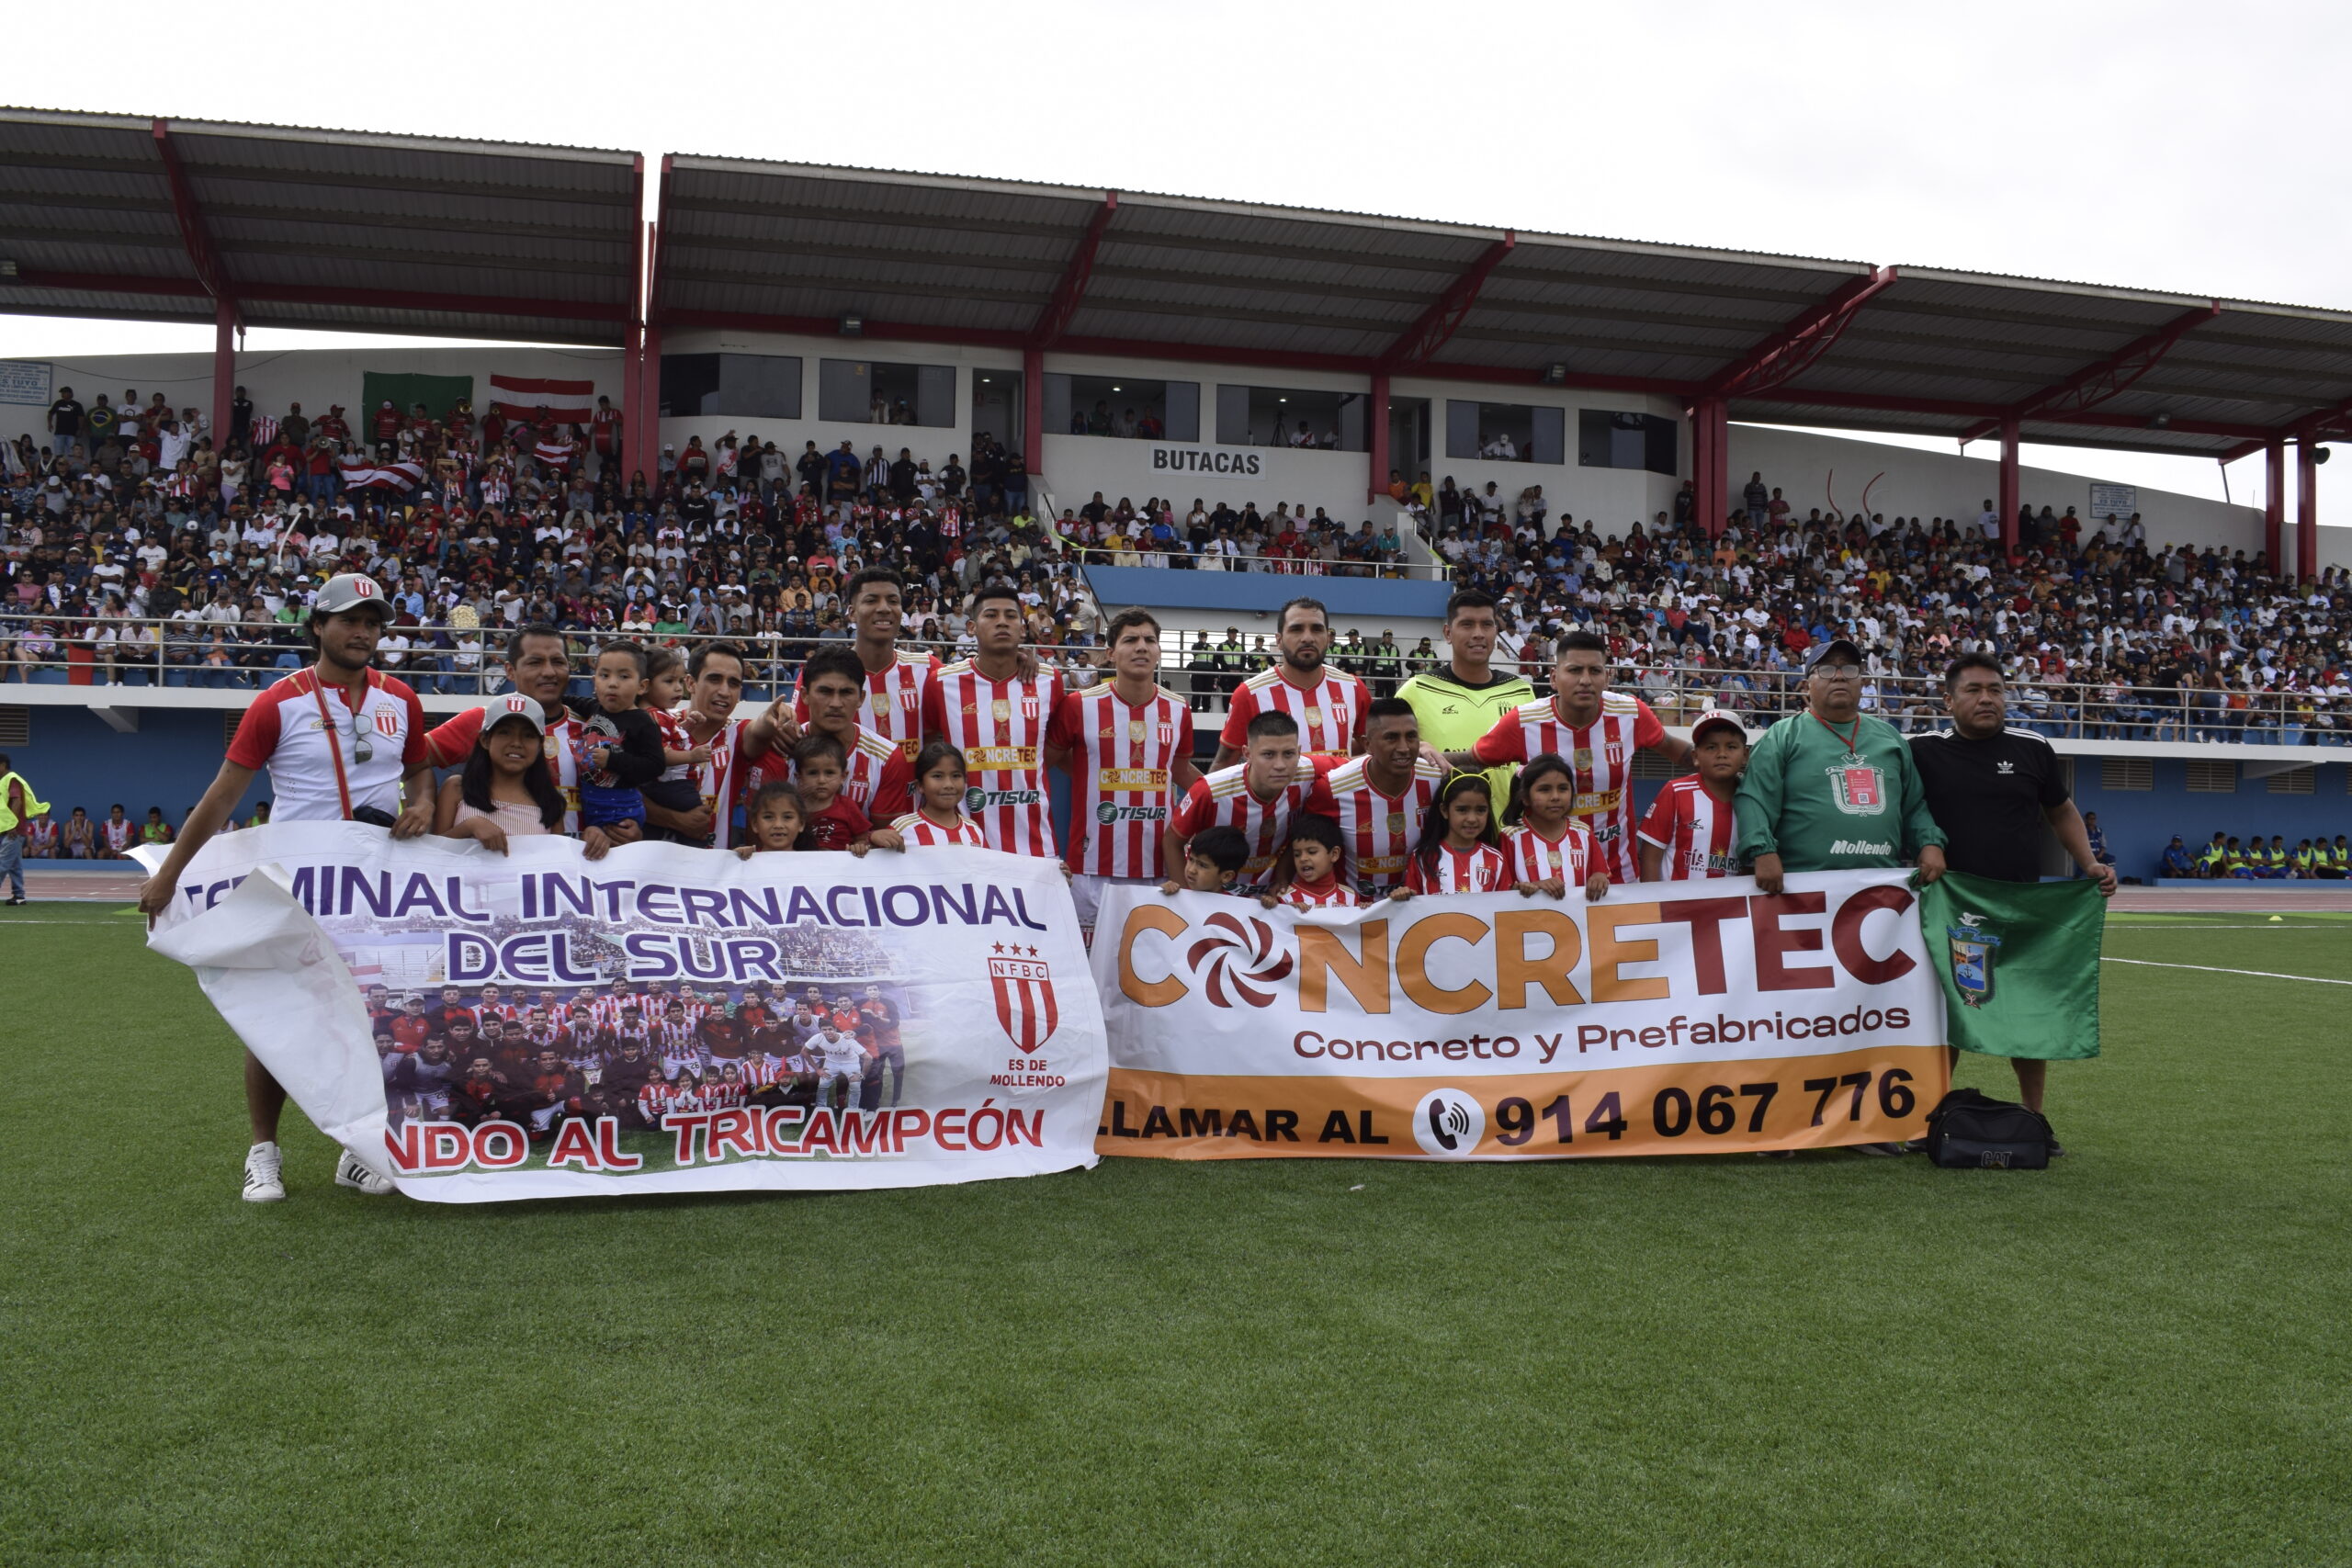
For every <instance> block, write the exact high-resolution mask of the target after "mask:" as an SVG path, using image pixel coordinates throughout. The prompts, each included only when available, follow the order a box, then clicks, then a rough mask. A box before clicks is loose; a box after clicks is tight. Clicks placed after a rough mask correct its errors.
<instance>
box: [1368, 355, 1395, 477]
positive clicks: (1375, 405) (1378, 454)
mask: <svg viewBox="0 0 2352 1568" xmlns="http://www.w3.org/2000/svg"><path fill="white" fill-rule="evenodd" d="M1363 416H1364V418H1365V419H1367V420H1369V421H1371V425H1370V427H1369V428H1368V429H1366V430H1365V432H1364V435H1365V437H1366V439H1365V442H1364V445H1365V446H1366V447H1368V448H1369V449H1370V456H1369V457H1366V459H1365V461H1364V468H1365V471H1366V472H1367V473H1368V474H1369V475H1370V476H1371V479H1372V482H1371V484H1369V485H1367V486H1366V487H1365V491H1366V493H1365V495H1364V500H1366V501H1367V502H1373V501H1378V500H1379V499H1380V498H1381V497H1382V496H1385V495H1386V494H1387V493H1388V469H1389V468H1390V466H1391V465H1390V463H1389V457H1388V372H1387V371H1385V370H1375V371H1374V372H1373V373H1372V401H1371V403H1370V404H1369V405H1368V406H1367V407H1366V408H1365V409H1364V414H1363Z"/></svg>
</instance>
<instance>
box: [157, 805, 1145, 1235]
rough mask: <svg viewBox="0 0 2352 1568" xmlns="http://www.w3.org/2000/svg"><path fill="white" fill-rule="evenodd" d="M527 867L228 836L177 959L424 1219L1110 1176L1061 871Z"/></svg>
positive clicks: (980, 854) (491, 858)
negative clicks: (435, 1204) (708, 1194)
mask: <svg viewBox="0 0 2352 1568" xmlns="http://www.w3.org/2000/svg"><path fill="white" fill-rule="evenodd" d="M510 845H511V852H510V853H509V854H507V855H505V856H498V855H492V854H490V853H488V852H485V851H483V850H482V849H481V847H480V846H478V845H475V844H472V843H469V842H459V841H456V840H447V839H435V838H425V839H419V840H411V841H409V842H406V843H395V842H394V841H393V840H391V838H390V835H389V834H388V833H386V832H384V831H383V830H382V829H376V828H370V827H368V826H366V825H364V824H356V823H344V822H300V823H284V824H278V825H275V826H271V827H268V828H263V829H252V830H248V831H243V832H237V833H231V834H226V835H223V836H221V837H220V838H216V839H214V840H212V841H211V842H210V843H209V844H207V845H206V846H205V847H204V849H203V851H202V852H199V853H198V855H197V857H196V859H195V861H194V863H192V864H191V865H190V866H189V868H188V871H187V874H186V875H185V876H184V877H183V878H182V886H181V888H180V892H179V896H178V897H177V898H176V899H175V901H174V903H173V905H172V907H171V908H170V909H169V910H168V911H167V913H166V914H165V916H164V918H163V919H161V920H160V921H158V923H157V925H156V928H155V930H154V931H153V934H152V935H151V937H150V939H149V940H150V942H151V944H152V945H153V947H154V948H155V949H156V951H158V952H160V953H164V954H165V955H166V956H168V957H172V958H175V959H178V960H179V961H180V962H182V963H184V964H189V965H191V966H193V967H194V968H195V969H196V971H197V975H198V981H199V982H200V983H201V985H202V986H203V987H204V991H205V994H206V995H207V996H208V997H209V998H211V1000H212V1002H213V1004H214V1005H215V1006H216V1007H218V1008H219V1009H220V1013H221V1016H222V1017H224V1018H225V1019H227V1020H228V1021H229V1024H230V1027H231V1028H232V1029H233V1030H235V1031H236V1032H237V1035H238V1037H239V1038H240V1039H242V1040H243V1041H244V1043H245V1044H246V1046H247V1047H248V1048H249V1049H251V1050H252V1052H253V1053H254V1055H255V1056H257V1057H259V1058H260V1059H261V1060H262V1062H263V1063H264V1064H265V1065H266V1066H267V1067H268V1068H269V1070H270V1071H271V1072H272V1073H273V1074H274V1075H276V1077H277V1079H278V1081H279V1082H280V1083H282V1084H284V1085H285V1086H286V1089H287V1091H288V1093H289V1094H290V1095H291V1096H292V1097H293V1099H294V1100H295V1102H296V1103H297V1104H299V1105H300V1107H301V1108H302V1110H303V1111H305V1112H307V1113H308V1114H309V1115H310V1116H311V1119H312V1120H313V1121H314V1122H317V1123H318V1125H319V1126H320V1128H321V1129H322V1131H323V1132H325V1133H326V1134H327V1135H328V1136H329V1137H331V1138H334V1140H335V1141H336V1142H338V1143H340V1144H342V1145H344V1146H345V1147H346V1148H348V1149H350V1150H352V1151H353V1152H354V1153H355V1154H356V1155H357V1156H359V1157H360V1158H362V1159H363V1160H366V1161H367V1162H368V1163H369V1164H370V1165H373V1166H375V1167H376V1168H379V1169H380V1170H383V1171H385V1172H387V1173H388V1174H390V1175H391V1176H392V1177H393V1179H395V1181H396V1182H397V1183H398V1185H399V1187H400V1190H401V1191H403V1192H405V1193H407V1194H409V1195H410V1196H412V1197H416V1198H423V1199H428V1200H431V1201H440V1202H480V1201H492V1200H497V1199H506V1198H545V1197H559V1196H582V1195H590V1194H596V1195H607V1194H612V1193H619V1192H698V1191H714V1190H726V1189H745V1188H752V1189H792V1190H819V1189H843V1188H870V1187H905V1186H916V1185H921V1184H923V1183H929V1182H947V1181H972V1180H978V1179H985V1178H989V1177H1001V1176H1028V1175H1035V1174H1039V1173H1042V1172H1046V1171H1055V1170H1066V1169H1069V1168H1073V1167H1081V1166H1091V1165H1092V1164H1093V1163H1094V1154H1093V1131H1094V1127H1095V1123H1096V1120H1097V1112H1098V1111H1099V1110H1100V1108H1101V1106H1102V1103H1103V1077H1104V1072H1105V1053H1104V1044H1103V1016H1102V1010H1101V1008H1100V1006H1099V1005H1098V1004H1097V1001H1096V998H1095V991H1094V987H1093V985H1092V983H1091V979H1090V977H1089V976H1088V975H1087V973H1086V956H1085V953H1084V949H1083V946H1082V943H1081V941H1080V934H1079V928H1078V921H1077V917H1076V913H1075V911H1074V910H1073V908H1072V907H1071V904H1070V898H1069V889H1068V886H1067V884H1066V882H1065V880H1064V878H1063V876H1062V874H1061V871H1060V868H1059V867H1058V866H1057V865H1055V864H1054V863H1052V862H1049V861H1045V860H1039V859H1035V858H1031V857H1023V856H1013V855H1004V854H999V853H996V852H992V851H986V850H965V849H952V850H948V849H943V850H919V851H914V852H907V853H891V852H883V851H877V852H874V853H872V854H870V855H868V856H866V857H865V858H864V859H863V860H859V859H854V858H853V857H851V856H849V855H847V854H790V855H785V854H763V855H755V856H753V857H752V858H751V859H750V860H748V861H746V860H740V859H738V858H737V857H736V856H734V855H732V854H729V853H723V852H712V851H707V850H694V849H686V848H684V847H681V846H678V845H673V844H653V843H646V844H633V845H629V846H627V847H625V848H622V849H618V850H615V851H614V852H612V853H611V854H609V855H608V856H606V857H605V859H604V860H602V861H598V862H594V863H591V862H589V861H587V860H585V859H583V858H582V854H581V850H580V846H579V845H578V844H577V843H575V842H573V841H572V840H568V839H556V838H544V839H540V838H517V839H514V840H510Z"/></svg>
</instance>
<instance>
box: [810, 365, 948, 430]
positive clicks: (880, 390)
mask: <svg viewBox="0 0 2352 1568" xmlns="http://www.w3.org/2000/svg"><path fill="white" fill-rule="evenodd" d="M817 417H818V418H819V419H821V420H823V421H824V422H825V423H828V424H933V425H948V424H954V423H956V367H954V366H953V365H894V364H888V363H885V362H883V361H880V360H873V359H820V360H819V361H817Z"/></svg>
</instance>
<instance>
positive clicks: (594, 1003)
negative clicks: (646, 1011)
mask: <svg viewBox="0 0 2352 1568" xmlns="http://www.w3.org/2000/svg"><path fill="white" fill-rule="evenodd" d="M636 1006H637V998H635V997H632V996H628V995H626V994H624V995H621V996H617V997H616V996H610V995H607V996H600V997H591V998H588V1023H589V1026H590V1027H591V1028H593V1029H599V1030H604V1029H609V1030H611V1031H613V1032H615V1033H618V1032H620V1027H621V1010H623V1009H624V1008H635V1007H636Z"/></svg>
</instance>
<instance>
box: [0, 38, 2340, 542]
mask: <svg viewBox="0 0 2352 1568" xmlns="http://www.w3.org/2000/svg"><path fill="white" fill-rule="evenodd" d="M384 23H385V28H386V30H384V31H382V32H379V31H378V30H376V29H375V28H371V27H361V26H360V25H359V24H358V23H357V22H356V20H353V19H346V20H345V21H335V20H333V19H331V18H330V19H328V20H326V21H324V22H323V23H322V26H321V27H319V28H305V29H304V30H303V31H301V32H300V33H299V34H298V35H297V37H296V39H292V40H288V44H287V45H286V46H283V47H281V46H277V45H272V44H268V43H266V41H265V40H264V37H263V36H261V35H256V34H255V32H254V30H253V29H252V28H247V27H238V28H230V29H226V30H225V31H224V32H223V33H222V34H221V35H220V41H219V42H217V43H216V42H209V41H207V40H208V38H209V36H210V34H209V28H207V27H206V26H203V25H198V24H194V23H185V22H183V23H175V24H174V25H170V26H157V27H152V28H151V27H142V26H132V27H130V28H123V29H120V30H111V29H110V30H108V31H107V36H106V38H105V40H104V45H103V53H104V56H105V60H106V64H105V67H104V70H103V71H102V72H100V71H86V72H85V73H82V74H81V76H80V77H79V79H77V78H76V76H75V74H74V73H72V72H69V71H62V70H55V69H51V70H45V71H43V72H41V73H35V74H33V75H24V74H21V73H20V75H19V78H18V85H17V87H16V88H14V89H12V92H13V93H14V94H16V95H17V101H18V102H20V103H21V102H26V101H27V99H26V97H25V95H26V94H28V93H29V92H31V91H33V90H34V88H35V85H36V84H38V85H39V88H40V90H41V91H43V92H45V93H47V94H49V95H50V96H46V97H43V98H40V99H39V100H37V101H34V102H33V103H32V105H31V107H43V108H68V109H96V110H107V111H112V112H117V113H126V114H137V115H157V114H160V115H166V116H172V117H176V118H189V119H226V120H248V121H265V122H271V123H277V124H288V125H314V126H327V127H335V128H343V129H351V130H379V131H403V132H412V133H422V134H432V135H443V136H456V137H478V138H487V139H492V140H498V141H554V142H571V143H575V144H579V145H583V146H593V147H615V148H624V149H628V150H630V151H636V152H644V153H645V154H646V155H647V162H648V164H654V163H656V162H657V161H658V159H659V156H660V154H662V153H663V152H704V153H719V154H728V155H734V156H742V157H753V158H774V159H788V160H793V161H797V162H805V163H818V164H864V165H869V166H877V167H883V168H898V169H917V170H923V171H928V172H935V173H944V174H956V175H990V176H996V177H1001V178H1010V179H1025V180H1038V181H1046V182H1053V183H1060V184H1067V185H1073V186H1103V187H1109V188H1116V189H1125V190H1153V191H1164V192H1175V193H1181V194H1184V195H1192V196H1204V197H1225V198H1230V199H1236V200H1251V201H1268V202H1280V203H1286V204H1290V205H1295V206H1301V207H1319V208H1333V209H1345V210H1352V211H1363V212H1379V213H1393V214H1400V215H1404V216H1408V217H1414V218H1426V219H1439V220H1454V221H1460V222H1465V223H1479V224H1488V225H1493V226H1496V227H1510V228H1516V229H1521V230H1531V231H1557V232H1564V233H1572V234H1587V235H1606V236H1611V237H1616V238H1623V239H1636V240H1657V241H1670V242H1677V243H1686V244H1694V245H1715V246H1726V247H1734V248H1739V249H1747V250H1757V251H1770V252H1779V253H1784V254H1797V255H1809V256H1831V257H1838V258H1844V259H1849V260H1857V261H1867V262H1877V263H1888V262H1892V263H1894V264H1897V265H1903V264H1906V263H1907V264H1910V265H1922V266H1940V267H1954V268H1964V269H1972V270H1980V271H1986V272H2002V273H2019V274H2026V275H2030V276H2041V277H2053V278H2066V279H2074V280H2080V281H2087V282H2094V283H2104V284H2114V285H2121V286H2128V287H2134V288H2151V289H2163V290H2168V291H2174V292H2179V293H2186V294H2193V295H2216V296H2222V297H2230V298H2239V299H2260V300H2277V301H2285V302H2288V303H2291V304H2298V305H2316V306H2326V307H2331V308H2335V309H2340V310H2352V260H2348V259H2347V258H2352V243H2347V242H2352V207H2348V206H2347V204H2346V202H2345V201H2344V200H2343V199H2342V197H2341V194H2340V182H2339V180H2338V179H2337V176H2336V174H2335V166H2336V164H2337V160H2336V159H2335V157H2334V156H2333V154H2332V153H2330V152H2327V151H2326V149H2328V148H2330V147H2331V146H2332V145H2333V144H2334V141H2335V137H2336V136H2337V135H2339V134H2340V118H2339V114H2338V106H2339V104H2340V101H2341V96H2342V91H2343V86H2342V85H2343V83H2344V81H2345V80H2346V66H2347V64H2352V6H2344V5H2342V4H2340V3H2339V4H2335V5H2328V4H2320V3H2309V4H2260V3H2248V0H2239V4H2237V5H2235V6H2232V7H2230V8H2229V10H2228V12H2227V14H2226V17H2223V16H2222V14H2221V13H2219V12H2217V10H2216V8H2215V7H2214V6H2211V4H2204V5H2187V4H2154V5H2100V4H2086V3H2082V0H2039V3H2034V4H2012V3H2009V0H1980V3H1979V4H1977V5H1974V6H1970V7H1968V8H1967V9H1966V11H1965V12H1964V13H1962V12H1959V11H1956V10H1954V9H1953V8H1951V7H1946V6H1885V5H1873V6H1864V5H1830V4H1818V3H1814V4H1808V3H1804V0H1781V3H1780V4H1776V5H1770V6H1757V5H1753V4H1743V5H1734V4H1716V3H1713V0H1679V3H1678V4H1675V5H1672V6H1626V5H1623V4H1618V5H1611V6H1593V5H1586V4H1580V3H1563V0H1550V3H1537V4H1510V3H1503V0H1489V3H1488V4H1486V5H1482V6H1451V5H1426V4H1425V5H1386V4H1362V3H1359V4H1352V5H1344V6H1340V5H1330V6H1326V5H1309V4H1297V3H1293V4H1287V5H1285V4H1266V3H1263V0H1256V3H1252V4H1247V5H1232V4H1223V3H1205V4H1204V3H1195V4H1193V5H1190V6H1178V7H1157V8H1154V9H1152V10H1150V11H1136V10H1132V9H1128V10H1119V11H1114V10H1113V9H1112V8H1110V7H1108V6H1049V5H1022V4H1019V3H1017V0H1008V3H1004V4H1000V5H997V6H978V7H975V6H965V5H956V6H946V5H910V4H888V3H867V4H861V5H857V6H838V5H836V6H823V5H799V6H751V7H744V6H706V5H696V4H671V5H666V6H653V7H648V6H642V5H638V6H607V5H602V4H572V5H567V6H555V7H543V6H519V7H518V6H503V7H491V8H488V9H483V8H479V7H470V8H469V7H459V8H457V9H454V10H452V9H447V8H444V9H438V10H435V9H430V8H428V9H427V10H424V11H395V12H391V13H387V14H386V15H385V17H384ZM444 28H447V29H449V36H447V37H442V36H438V35H439V34H440V32H441V30H442V29H444ZM641 28H651V29H653V31H652V33H651V35H650V37H649V38H646V39H639V38H637V37H636V36H635V34H636V31H637V30H638V29H641ZM419 29H423V30H424V34H426V35H428V36H423V37H421V36H419ZM289 51H290V52H289ZM72 57H74V58H78V59H82V60H88V59H90V58H92V55H91V54H90V53H89V52H88V51H73V52H72ZM2304 150H2309V151H2308V152H2306V151H2304ZM649 183H650V182H649ZM350 341H351V340H350V339H349V338H347V337H340V338H338V337H330V336H328V335H326V334H319V333H288V332H282V331H279V332H272V331H267V330H263V331H256V332H255V333H253V334H252V336H251V337H250V339H249V340H248V346H249V347H252V348H256V349H267V348H279V347H287V346H296V345H301V346H308V345H310V344H315V343H323V342H339V343H348V342H350ZM210 346H211V331H210V329H209V328H197V327H171V326H162V325H156V326H145V325H137V324H133V323H125V322H108V321H56V320H41V319H36V318H28V317H15V318H0V357H26V356H32V357H47V356H52V355H72V354H96V353H136V352H153V351H163V350H198V349H209V348H210ZM1915 444H1917V445H1928V446H1937V447H1938V448H1939V449H1944V450H1949V449H1950V446H1949V444H1946V443H1940V442H1937V443H1915ZM1976 450H1977V451H1979V452H1989V451H1990V450H1991V449H1990V448H1989V447H1986V446H1980V447H1978V448H1976ZM2027 461H2029V462H2030V463H2035V464H2039V465H2041V466H2043V467H2048V468H2061V469H2067V470H2071V471H2075V472H2088V473H2095V474H2097V475H2098V476H2100V477H2105V478H2109V479H2120V480H2127V481H2135V482H2139V483H2143V484H2148V485H2154V486H2161V487H2163V488H2166V489H2172V490H2182V491H2189V492H2191V493H2194V494H2199V495H2214V496H2218V495H2219V494H2220V493H2221V483H2220V473H2219V469H2218V466H2217V465H2215V464H2213V463H2211V462H2210V461H2206V460H2203V459H2185V458H2165V457H2128V456H2125V455H2122V454H2116V455H2113V456H2108V455H2094V454H2086V453H2083V452H2081V451H2078V450H2074V449H2069V448H2052V447H2030V448H2028V456H2027ZM2261 468H2262V464H2261V459H2260V458H2259V457H2255V458H2252V459H2248V460H2247V461H2245V462H2242V463H2240V464H2238V465H2236V466H2235V467H2233V468H2232V469H2231V472H2230V484H2231V490H2232V492H2233V498H2234V499H2236V500H2239V501H2241V502H2244V501H2248V500H2258V499H2259V496H2260V487H2261Z"/></svg>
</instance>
